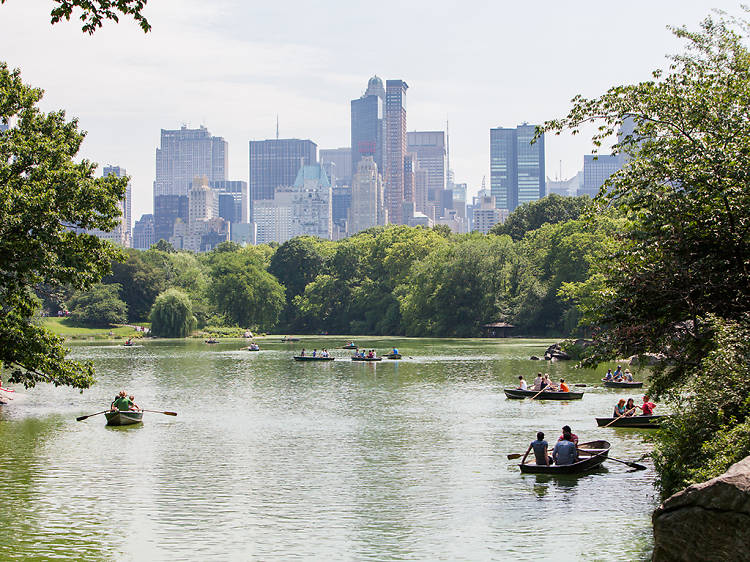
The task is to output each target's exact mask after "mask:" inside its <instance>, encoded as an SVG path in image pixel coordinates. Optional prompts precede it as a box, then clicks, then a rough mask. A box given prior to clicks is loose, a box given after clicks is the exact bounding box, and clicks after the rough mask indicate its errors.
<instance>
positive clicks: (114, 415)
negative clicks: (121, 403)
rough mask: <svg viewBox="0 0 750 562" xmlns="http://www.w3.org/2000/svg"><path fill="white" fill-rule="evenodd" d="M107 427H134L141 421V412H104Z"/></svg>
mask: <svg viewBox="0 0 750 562" xmlns="http://www.w3.org/2000/svg"><path fill="white" fill-rule="evenodd" d="M104 417H106V418H107V425H134V424H136V423H141V422H142V421H143V412H136V411H133V410H114V411H112V412H105V413H104Z"/></svg>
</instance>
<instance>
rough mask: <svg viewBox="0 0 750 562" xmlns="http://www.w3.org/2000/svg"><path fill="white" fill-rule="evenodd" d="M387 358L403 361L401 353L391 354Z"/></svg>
mask: <svg viewBox="0 0 750 562" xmlns="http://www.w3.org/2000/svg"><path fill="white" fill-rule="evenodd" d="M386 357H387V358H388V359H401V354H400V353H389V354H388V355H386Z"/></svg>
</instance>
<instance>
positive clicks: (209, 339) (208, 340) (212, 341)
mask: <svg viewBox="0 0 750 562" xmlns="http://www.w3.org/2000/svg"><path fill="white" fill-rule="evenodd" d="M206 343H219V340H217V339H216V338H208V339H207V340H206Z"/></svg>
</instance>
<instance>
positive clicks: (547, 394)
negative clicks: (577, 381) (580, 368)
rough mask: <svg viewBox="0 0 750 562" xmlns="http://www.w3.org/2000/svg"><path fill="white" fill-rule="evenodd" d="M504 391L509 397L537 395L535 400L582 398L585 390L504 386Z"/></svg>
mask: <svg viewBox="0 0 750 562" xmlns="http://www.w3.org/2000/svg"><path fill="white" fill-rule="evenodd" d="M503 392H505V396H507V397H508V398H531V397H532V396H536V398H535V400H580V399H581V398H583V392H555V391H554V390H550V391H546V390H543V391H542V392H539V391H535V390H521V389H520V388H504V389H503ZM537 394H538V396H537Z"/></svg>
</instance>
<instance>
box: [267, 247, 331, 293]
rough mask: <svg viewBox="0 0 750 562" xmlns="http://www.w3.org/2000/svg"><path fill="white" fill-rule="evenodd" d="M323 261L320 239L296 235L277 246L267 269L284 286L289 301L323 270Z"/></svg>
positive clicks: (302, 291)
mask: <svg viewBox="0 0 750 562" xmlns="http://www.w3.org/2000/svg"><path fill="white" fill-rule="evenodd" d="M324 263H325V258H324V256H323V254H322V252H321V251H320V241H318V240H316V239H314V238H311V237H310V236H297V237H296V238H292V239H291V240H287V241H286V242H284V243H283V244H282V245H281V246H279V248H278V249H277V250H276V252H275V253H274V254H273V258H271V266H270V267H269V268H268V271H269V273H271V274H272V275H273V276H275V277H276V279H278V280H279V282H281V284H282V285H284V287H286V297H287V299H288V300H289V301H291V300H292V299H293V298H294V297H296V296H297V295H301V294H302V293H304V291H305V286H306V285H307V284H308V283H310V282H312V280H313V279H315V278H316V277H317V276H318V275H319V274H320V273H322V272H323V265H324Z"/></svg>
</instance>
